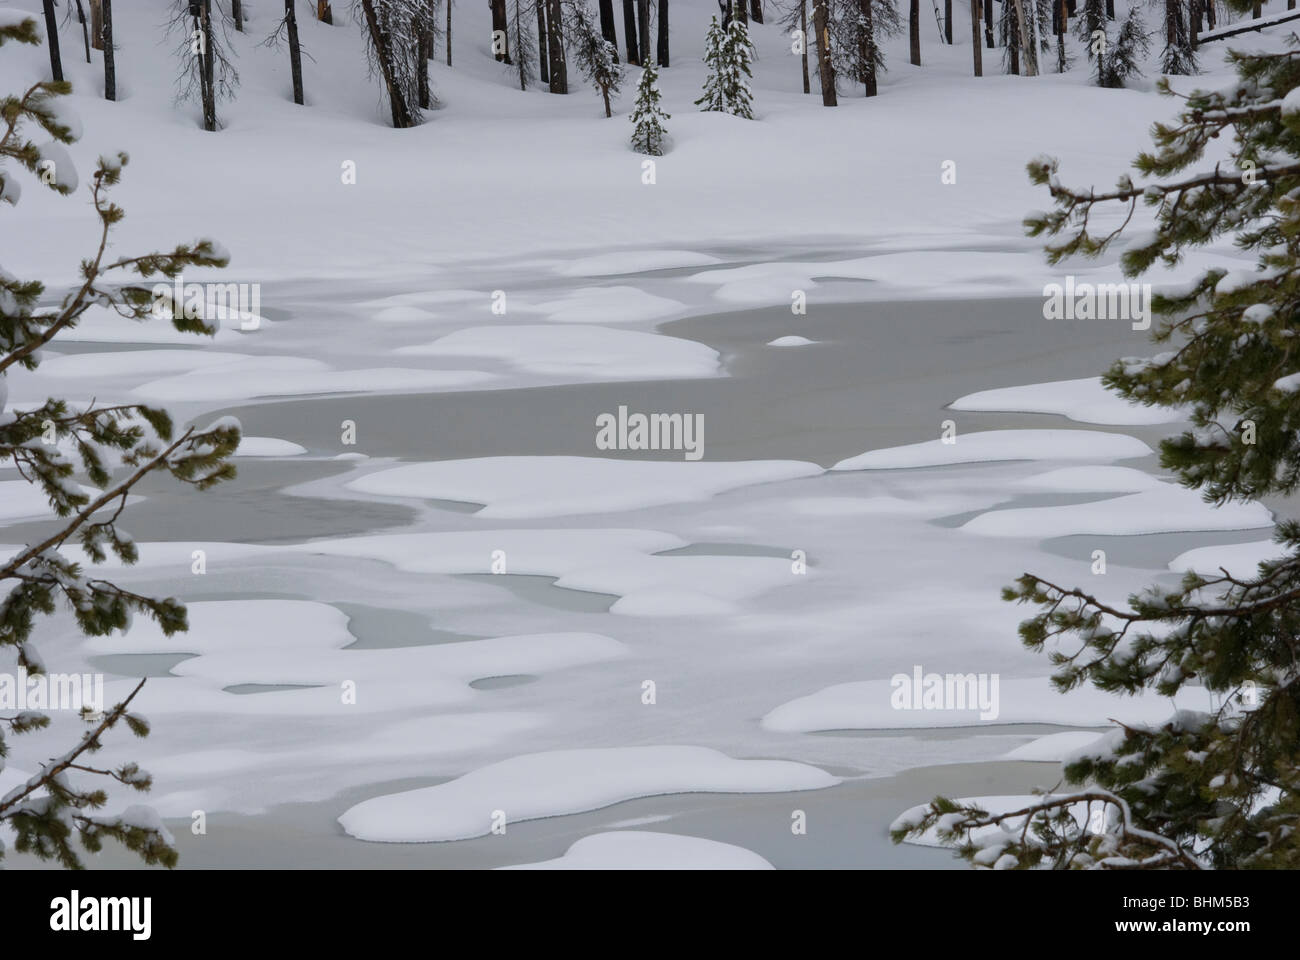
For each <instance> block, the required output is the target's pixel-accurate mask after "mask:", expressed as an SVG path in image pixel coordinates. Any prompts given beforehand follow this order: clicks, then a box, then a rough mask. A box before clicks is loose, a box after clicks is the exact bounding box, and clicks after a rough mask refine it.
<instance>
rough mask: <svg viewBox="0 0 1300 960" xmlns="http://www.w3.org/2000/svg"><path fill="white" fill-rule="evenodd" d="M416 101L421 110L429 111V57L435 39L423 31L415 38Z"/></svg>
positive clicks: (431, 53)
mask: <svg viewBox="0 0 1300 960" xmlns="http://www.w3.org/2000/svg"><path fill="white" fill-rule="evenodd" d="M414 43H415V51H414V53H415V101H416V103H418V104H419V105H420V109H421V110H428V109H429V102H430V101H429V57H431V56H432V55H433V37H432V36H430V35H429V31H427V30H421V31H419V32H418V33H417V34H416V36H415V40H414Z"/></svg>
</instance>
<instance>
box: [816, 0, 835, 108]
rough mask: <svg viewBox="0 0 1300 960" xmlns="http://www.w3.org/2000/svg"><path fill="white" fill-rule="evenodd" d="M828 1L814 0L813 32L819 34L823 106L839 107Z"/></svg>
mask: <svg viewBox="0 0 1300 960" xmlns="http://www.w3.org/2000/svg"><path fill="white" fill-rule="evenodd" d="M827 19H828V18H827V11H826V0H813V30H814V31H816V33H817V38H816V42H817V73H818V75H819V77H820V79H821V85H822V106H823V107H834V106H838V104H839V101H838V100H837V99H836V97H835V65H834V64H833V63H831V33H830V27H829V25H828V24H827Z"/></svg>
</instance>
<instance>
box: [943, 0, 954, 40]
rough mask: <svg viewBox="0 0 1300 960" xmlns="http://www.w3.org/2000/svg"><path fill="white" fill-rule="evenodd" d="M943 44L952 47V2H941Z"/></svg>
mask: <svg viewBox="0 0 1300 960" xmlns="http://www.w3.org/2000/svg"><path fill="white" fill-rule="evenodd" d="M943 42H944V43H946V44H948V46H950V47H951V46H952V0H943Z"/></svg>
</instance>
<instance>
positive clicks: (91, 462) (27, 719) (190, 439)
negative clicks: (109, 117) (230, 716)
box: [0, 16, 240, 867]
mask: <svg viewBox="0 0 1300 960" xmlns="http://www.w3.org/2000/svg"><path fill="white" fill-rule="evenodd" d="M40 39H41V37H40V32H39V30H38V28H37V24H36V21H35V20H34V19H31V18H26V19H16V18H12V17H9V16H5V17H0V47H3V46H4V45H5V44H6V43H7V42H11V41H17V42H19V43H28V44H38V43H39V42H40ZM70 90H71V87H70V85H69V84H67V83H50V82H46V83H36V84H34V85H32V86H31V87H30V88H29V89H28V90H27V91H26V92H25V93H24V94H22V95H21V96H7V97H3V98H0V201H4V202H8V203H10V204H16V203H18V201H19V200H20V198H21V190H20V182H19V180H18V178H17V177H16V176H15V174H14V172H13V171H12V169H5V168H4V167H3V165H2V164H3V162H4V161H6V160H12V161H15V162H16V163H17V164H18V166H20V167H23V168H26V169H27V170H28V171H30V172H32V173H37V172H38V171H39V172H41V173H45V172H46V171H48V170H49V169H50V168H49V167H48V166H47V165H48V164H50V163H53V164H54V165H55V169H54V176H52V177H45V176H42V177H41V181H42V182H45V183H47V184H48V185H49V186H51V187H52V188H53V189H54V190H55V191H56V192H58V193H60V194H64V195H67V194H70V193H72V192H73V191H74V190H76V188H77V185H78V176H77V171H76V168H75V167H74V165H73V163H72V160H71V158H70V157H69V156H68V153H67V151H66V149H64V147H65V145H66V144H70V143H72V142H74V141H75V140H76V139H77V137H78V128H79V125H78V123H77V121H76V120H75V119H74V118H72V117H71V116H70V115H69V114H68V113H67V111H66V109H65V108H64V107H63V106H62V105H61V104H60V102H59V100H58V98H59V97H60V96H62V95H64V94H66V93H68V92H69V91H70ZM29 126H35V127H39V128H40V129H41V130H43V131H44V132H45V133H46V134H47V135H48V136H50V137H51V138H53V143H52V144H49V145H46V146H43V147H42V146H37V145H36V144H35V143H34V142H33V141H31V140H29V139H28V138H27V135H26V133H25V128H27V127H29ZM126 163H127V156H126V154H124V153H117V154H110V155H104V156H101V157H100V158H99V161H98V163H97V165H96V169H95V172H94V174H93V176H92V177H91V183H90V195H91V200H92V204H93V207H94V210H95V213H96V215H97V216H98V218H99V230H98V236H97V238H96V240H97V242H96V252H95V253H94V254H93V255H92V256H91V257H89V258H87V259H85V260H83V261H82V263H81V270H80V277H81V279H80V282H79V283H78V284H77V285H75V286H73V287H72V288H71V289H70V291H69V292H68V293H67V294H65V295H64V296H63V298H62V299H61V300H59V301H58V303H57V304H55V305H53V306H45V307H41V306H40V305H39V304H40V301H41V299H42V297H43V296H44V294H45V292H46V290H45V285H44V284H42V283H41V282H39V281H35V280H21V279H19V278H18V277H15V276H13V275H12V274H10V273H8V272H6V271H5V270H4V269H2V268H0V464H9V465H12V466H13V467H15V468H16V469H17V471H18V474H19V476H20V477H21V478H22V479H23V480H25V481H26V482H28V483H31V484H33V485H34V486H36V487H38V488H39V489H40V491H41V492H42V493H43V494H44V495H45V497H46V498H47V500H48V501H49V504H50V508H51V511H52V513H53V514H54V515H55V517H56V518H57V519H58V524H57V526H56V528H55V529H54V531H53V532H51V533H49V534H48V535H46V536H45V538H44V539H43V540H41V541H40V542H37V543H30V544H27V545H26V546H23V547H21V548H19V549H17V551H16V552H15V553H13V554H12V555H10V556H8V557H6V558H3V559H0V584H3V585H4V587H5V589H6V590H7V593H5V594H4V595H3V597H0V651H4V652H5V653H7V654H9V655H11V656H12V657H13V658H14V659H15V660H16V661H17V664H18V666H19V667H20V668H21V669H23V670H26V671H27V672H28V674H29V675H33V674H34V675H44V674H45V672H46V671H45V665H44V663H43V660H42V657H41V654H40V651H39V650H38V649H37V645H36V643H35V641H34V637H33V635H34V632H35V627H36V623H37V621H38V620H39V619H40V618H41V617H44V616H48V615H50V614H52V613H54V612H55V611H56V610H57V609H58V608H59V607H60V606H65V607H66V608H67V609H68V610H69V611H70V612H71V613H72V615H73V617H74V618H75V622H76V624H77V626H78V628H79V629H80V630H81V631H82V632H83V633H85V634H87V635H91V636H105V635H108V634H110V633H112V632H113V631H115V630H126V629H128V628H129V625H130V621H131V617H132V615H133V614H144V615H146V616H149V617H151V618H152V619H154V620H155V621H157V623H158V625H159V626H160V627H161V629H162V631H163V632H164V633H165V634H167V635H171V634H174V633H177V632H179V631H184V630H185V629H186V626H187V622H186V612H185V608H184V606H182V605H181V604H180V603H179V602H177V601H176V600H174V599H170V598H168V599H161V600H159V599H155V598H152V597H147V596H143V595H140V594H137V593H134V592H132V591H129V590H126V589H123V588H121V587H119V586H117V585H116V584H113V583H111V582H109V581H107V580H104V579H101V578H99V577H96V576H94V575H92V574H91V573H90V572H89V571H88V570H87V569H86V567H87V566H89V565H95V564H100V563H103V562H104V561H105V560H106V559H107V557H108V554H110V553H111V554H113V555H114V556H115V557H116V558H117V559H118V560H120V561H121V562H122V563H125V564H130V563H134V562H135V560H136V559H137V557H138V551H137V548H136V546H135V544H134V542H133V541H132V540H131V538H130V537H129V536H128V535H127V534H126V532H125V531H123V530H122V529H121V528H120V527H119V526H118V518H119V516H120V514H121V512H122V510H123V509H124V508H125V506H126V503H127V498H128V496H129V494H130V492H131V490H132V489H133V488H134V487H135V486H136V485H137V484H138V483H139V482H140V481H141V480H142V479H144V478H145V477H147V476H149V475H151V474H155V473H157V474H164V473H165V474H170V475H171V476H172V477H173V478H174V479H176V480H179V481H181V482H183V483H187V484H190V485H192V486H194V487H196V488H197V489H200V490H203V489H207V488H208V487H210V486H212V485H213V484H216V483H219V482H221V481H223V480H227V479H229V478H231V477H233V476H234V468H233V467H232V466H231V465H230V464H229V463H227V462H226V461H227V459H228V458H229V457H230V455H231V454H232V453H234V451H235V449H236V448H237V447H238V445H239V439H240V431H239V426H238V424H237V423H236V422H235V421H234V420H233V419H231V418H225V419H223V420H221V421H218V422H217V423H215V424H213V425H212V426H210V427H208V428H207V429H204V430H199V429H196V428H194V427H189V428H186V429H184V430H183V431H181V432H180V434H179V436H177V431H176V429H175V428H174V426H173V424H172V420H171V418H170V417H169V416H168V414H167V412H166V411H165V410H161V409H158V408H154V407H147V406H144V405H140V404H123V405H105V406H101V405H97V404H95V403H93V402H91V403H88V404H72V403H70V402H68V401H66V400H62V399H56V398H49V399H47V400H46V401H45V402H44V403H42V404H39V405H31V404H25V405H21V406H12V407H10V406H8V404H7V400H8V383H9V381H8V378H9V376H10V375H11V374H18V373H19V372H20V371H30V370H34V369H36V368H37V367H38V366H39V365H40V362H41V350H42V348H44V347H45V346H46V345H48V344H49V343H51V342H52V341H54V340H55V339H56V338H57V337H58V335H59V334H60V333H62V332H64V331H67V330H70V329H72V328H74V327H76V326H77V325H78V323H79V322H80V321H81V320H82V319H83V318H84V316H85V314H86V312H87V311H88V310H90V308H91V307H99V308H106V309H107V310H108V311H110V312H115V313H117V314H119V315H121V316H126V317H130V318H133V319H137V320H143V319H145V318H147V317H149V316H151V315H152V314H154V313H155V310H156V308H157V307H158V306H163V305H166V306H169V307H170V309H171V311H172V315H173V316H174V317H175V318H176V319H174V320H173V321H172V322H173V325H174V326H175V327H176V329H178V330H181V331H185V332H193V333H209V334H211V333H215V328H213V327H210V326H208V325H207V324H206V323H205V322H204V319H203V318H202V317H201V316H200V317H192V316H188V315H187V313H186V310H185V308H184V306H183V305H180V304H176V303H174V302H170V301H171V298H170V297H164V298H159V297H157V296H155V295H154V294H153V293H152V292H151V290H150V289H149V288H147V287H145V286H137V285H134V284H132V283H130V282H127V283H125V284H121V283H120V282H118V281H116V280H114V279H112V278H113V277H115V276H120V275H129V274H136V275H138V276H139V277H140V278H141V279H146V278H148V277H151V276H158V275H160V276H162V277H168V278H174V277H178V276H180V274H181V271H182V270H184V269H185V268H186V267H223V266H225V265H226V264H227V263H228V262H229V257H228V255H227V254H226V253H225V252H224V251H223V250H222V249H221V247H220V246H219V245H218V244H216V243H215V242H213V241H211V240H200V241H198V242H196V243H193V244H188V245H183V246H178V247H176V248H175V249H174V250H172V251H171V252H170V253H150V254H146V255H144V256H129V257H119V256H115V255H114V256H110V255H109V252H108V251H109V237H110V234H111V231H112V228H113V226H114V224H116V223H117V222H118V221H120V220H121V219H122V217H123V211H122V209H121V208H120V207H119V206H117V205H116V204H115V203H112V202H111V201H109V199H108V197H107V192H108V190H109V189H110V188H111V187H113V186H115V185H116V184H117V183H118V182H119V181H120V179H121V176H122V169H123V167H124V166H126ZM83 481H84V482H85V483H89V484H90V485H91V488H89V489H88V488H87V487H85V486H83ZM74 548H75V549H78V550H79V551H80V552H81V554H82V555H84V557H85V558H86V560H87V561H88V562H87V563H86V564H84V565H83V563H82V562H80V561H79V560H77V559H75V554H72V553H70V552H65V551H69V550H70V549H74ZM143 685H144V681H143V680H142V681H140V683H139V684H138V685H137V686H136V687H135V688H134V690H132V692H131V693H130V694H129V695H128V696H126V697H125V698H124V699H123V700H122V701H121V702H119V703H117V704H115V705H114V706H112V707H111V708H107V709H105V710H104V711H103V713H102V714H99V715H93V714H91V713H90V712H89V710H88V709H87V710H83V713H82V719H83V720H84V721H85V722H86V731H85V733H84V734H82V735H81V736H79V737H77V738H76V741H75V742H74V743H72V744H70V745H68V746H66V747H65V748H64V749H62V750H57V749H52V748H46V749H41V750H40V751H39V753H40V754H41V755H44V756H47V757H49V758H50V759H48V760H46V761H42V762H40V764H39V769H38V770H37V771H36V772H35V773H33V774H32V776H31V777H30V778H29V779H27V780H26V781H25V782H24V783H22V784H21V785H19V786H17V787H15V788H14V789H12V790H10V791H9V792H8V793H6V794H4V795H3V796H0V825H4V826H5V827H7V828H9V829H11V830H12V831H13V832H14V834H15V838H16V839H15V843H14V848H15V849H16V850H17V851H18V852H19V853H30V854H32V855H34V856H36V857H38V858H40V859H42V860H54V861H56V862H58V863H59V864H60V865H62V866H64V867H80V866H82V862H81V857H80V856H79V854H78V851H77V850H76V849H75V848H74V844H75V843H76V842H77V841H79V842H80V845H81V847H82V848H83V849H84V850H87V851H90V852H96V851H98V850H100V849H101V848H102V846H103V842H104V840H105V839H113V840H116V841H118V842H120V843H122V844H123V845H124V846H126V847H127V848H128V849H130V850H132V851H134V852H135V853H137V854H138V855H139V856H140V857H141V858H142V859H143V860H144V861H145V862H146V863H148V864H156V863H161V864H164V865H166V866H173V865H175V863H176V859H177V855H176V850H175V846H174V841H173V839H172V837H171V835H170V834H169V833H168V831H167V829H166V827H165V826H164V825H163V823H162V820H161V819H159V817H158V816H157V814H155V813H154V812H153V811H152V810H151V809H149V808H147V807H142V806H129V807H127V808H126V809H124V810H122V811H121V812H119V813H116V814H105V813H102V812H101V810H102V808H103V807H104V806H105V805H106V804H107V803H108V796H107V794H106V792H105V791H104V790H103V789H101V788H98V787H94V786H90V785H88V781H91V782H93V778H96V777H102V778H106V779H107V780H112V781H114V782H116V783H119V784H122V785H123V786H125V787H128V788H130V789H134V790H137V791H141V792H144V791H147V790H148V789H149V788H150V786H151V783H152V781H151V777H150V775H149V774H148V773H147V772H146V771H144V770H142V769H140V767H139V766H138V765H136V764H135V763H130V762H128V763H124V764H122V765H121V766H119V767H117V768H116V769H107V768H99V767H95V766H92V765H89V763H88V761H89V759H90V755H92V754H94V753H95V752H96V751H97V750H99V749H100V748H101V747H102V745H103V740H104V738H105V737H106V736H107V735H108V734H109V733H111V732H114V731H115V730H117V729H118V727H119V725H122V726H125V727H126V728H128V729H129V730H130V731H131V732H132V733H134V734H135V735H136V736H141V737H143V736H146V735H148V733H149V724H148V722H147V721H146V720H145V719H144V718H143V717H140V716H138V715H136V714H134V713H132V712H131V711H130V706H131V703H132V701H133V700H134V699H135V697H136V695H137V694H138V693H139V692H140V689H141V687H143ZM50 725H51V720H50V717H49V715H48V714H46V713H43V712H40V711H23V712H20V713H18V714H16V715H14V716H0V769H3V767H4V762H5V757H6V756H7V754H8V752H9V750H8V745H7V743H6V737H7V736H15V737H16V736H26V735H32V734H35V733H37V732H39V731H42V730H48V729H49V727H50ZM45 736H46V737H48V736H49V733H48V732H47V733H46V735H45ZM100 782H103V781H100ZM3 853H4V850H3V847H2V846H0V856H3Z"/></svg>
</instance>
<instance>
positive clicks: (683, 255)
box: [555, 250, 722, 277]
mask: <svg viewBox="0 0 1300 960" xmlns="http://www.w3.org/2000/svg"><path fill="white" fill-rule="evenodd" d="M721 262H722V261H721V260H719V259H718V258H717V257H713V256H709V255H708V254H706V253H697V252H695V251H693V250H623V251H619V252H617V253H598V254H596V255H594V256H590V257H579V258H577V259H574V260H570V261H569V262H567V263H564V264H562V265H560V266H558V267H557V268H556V271H555V272H556V273H557V274H559V275H560V276H562V277H614V276H618V275H620V274H624V273H645V272H647V271H650V270H678V269H682V268H685V267H705V266H712V265H713V264H715V263H721Z"/></svg>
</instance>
